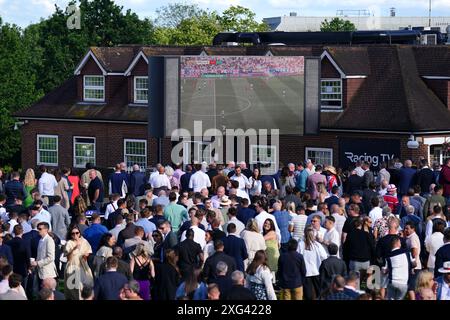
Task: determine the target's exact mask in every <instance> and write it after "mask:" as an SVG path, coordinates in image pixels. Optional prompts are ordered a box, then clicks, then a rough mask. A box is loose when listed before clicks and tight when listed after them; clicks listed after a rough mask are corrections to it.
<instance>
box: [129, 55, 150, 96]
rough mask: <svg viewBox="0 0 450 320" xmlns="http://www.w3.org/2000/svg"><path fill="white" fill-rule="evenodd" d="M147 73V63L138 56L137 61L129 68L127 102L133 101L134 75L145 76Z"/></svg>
mask: <svg viewBox="0 0 450 320" xmlns="http://www.w3.org/2000/svg"><path fill="white" fill-rule="evenodd" d="M147 75H148V64H147V62H145V60H144V59H143V58H140V59H139V61H138V62H137V63H136V65H135V66H134V68H133V70H131V74H130V76H128V79H127V82H128V102H129V103H133V102H134V77H135V76H147Z"/></svg>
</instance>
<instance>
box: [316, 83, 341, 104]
mask: <svg viewBox="0 0 450 320" xmlns="http://www.w3.org/2000/svg"><path fill="white" fill-rule="evenodd" d="M324 81H336V82H339V83H340V87H341V92H340V95H341V99H326V100H327V101H340V103H341V104H340V105H339V106H324V105H322V95H323V94H329V93H323V92H322V82H324ZM342 89H343V88H342V78H321V79H320V108H321V109H323V110H342V108H343V103H342V100H343V90H342ZM331 94H333V93H331ZM334 94H337V93H334Z"/></svg>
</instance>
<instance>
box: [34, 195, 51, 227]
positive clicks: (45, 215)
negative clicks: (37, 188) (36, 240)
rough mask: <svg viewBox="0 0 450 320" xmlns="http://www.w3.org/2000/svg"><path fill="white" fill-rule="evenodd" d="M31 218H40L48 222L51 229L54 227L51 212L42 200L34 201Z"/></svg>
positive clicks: (41, 220)
mask: <svg viewBox="0 0 450 320" xmlns="http://www.w3.org/2000/svg"><path fill="white" fill-rule="evenodd" d="M30 220H39V221H40V222H47V223H48V224H49V228H50V231H51V229H52V223H51V221H52V215H51V214H50V212H48V211H47V210H45V209H44V207H43V203H42V201H41V200H36V201H35V202H34V203H33V207H32V208H31V219H30Z"/></svg>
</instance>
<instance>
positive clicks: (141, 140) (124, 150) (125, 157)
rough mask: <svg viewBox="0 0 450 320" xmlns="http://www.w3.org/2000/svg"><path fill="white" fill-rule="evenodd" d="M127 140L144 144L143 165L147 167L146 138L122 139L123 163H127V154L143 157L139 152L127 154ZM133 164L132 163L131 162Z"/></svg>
mask: <svg viewBox="0 0 450 320" xmlns="http://www.w3.org/2000/svg"><path fill="white" fill-rule="evenodd" d="M127 142H144V144H145V167H147V163H148V155H147V153H148V150H147V140H145V139H123V161H124V162H125V164H127V163H128V161H127V156H138V157H143V155H141V154H127V153H126V151H127ZM131 165H133V164H131Z"/></svg>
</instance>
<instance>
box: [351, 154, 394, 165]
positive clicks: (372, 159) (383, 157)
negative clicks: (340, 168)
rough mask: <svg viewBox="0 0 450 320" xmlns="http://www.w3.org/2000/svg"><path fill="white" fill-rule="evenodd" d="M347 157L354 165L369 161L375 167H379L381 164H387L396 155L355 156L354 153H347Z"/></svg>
mask: <svg viewBox="0 0 450 320" xmlns="http://www.w3.org/2000/svg"><path fill="white" fill-rule="evenodd" d="M345 157H346V158H347V159H349V160H350V162H352V163H356V162H357V161H368V162H370V163H371V164H372V166H374V167H378V165H379V163H380V162H386V161H389V160H392V159H394V154H386V153H381V154H380V155H368V154H367V153H366V152H364V154H361V155H359V154H354V153H353V152H345Z"/></svg>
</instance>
